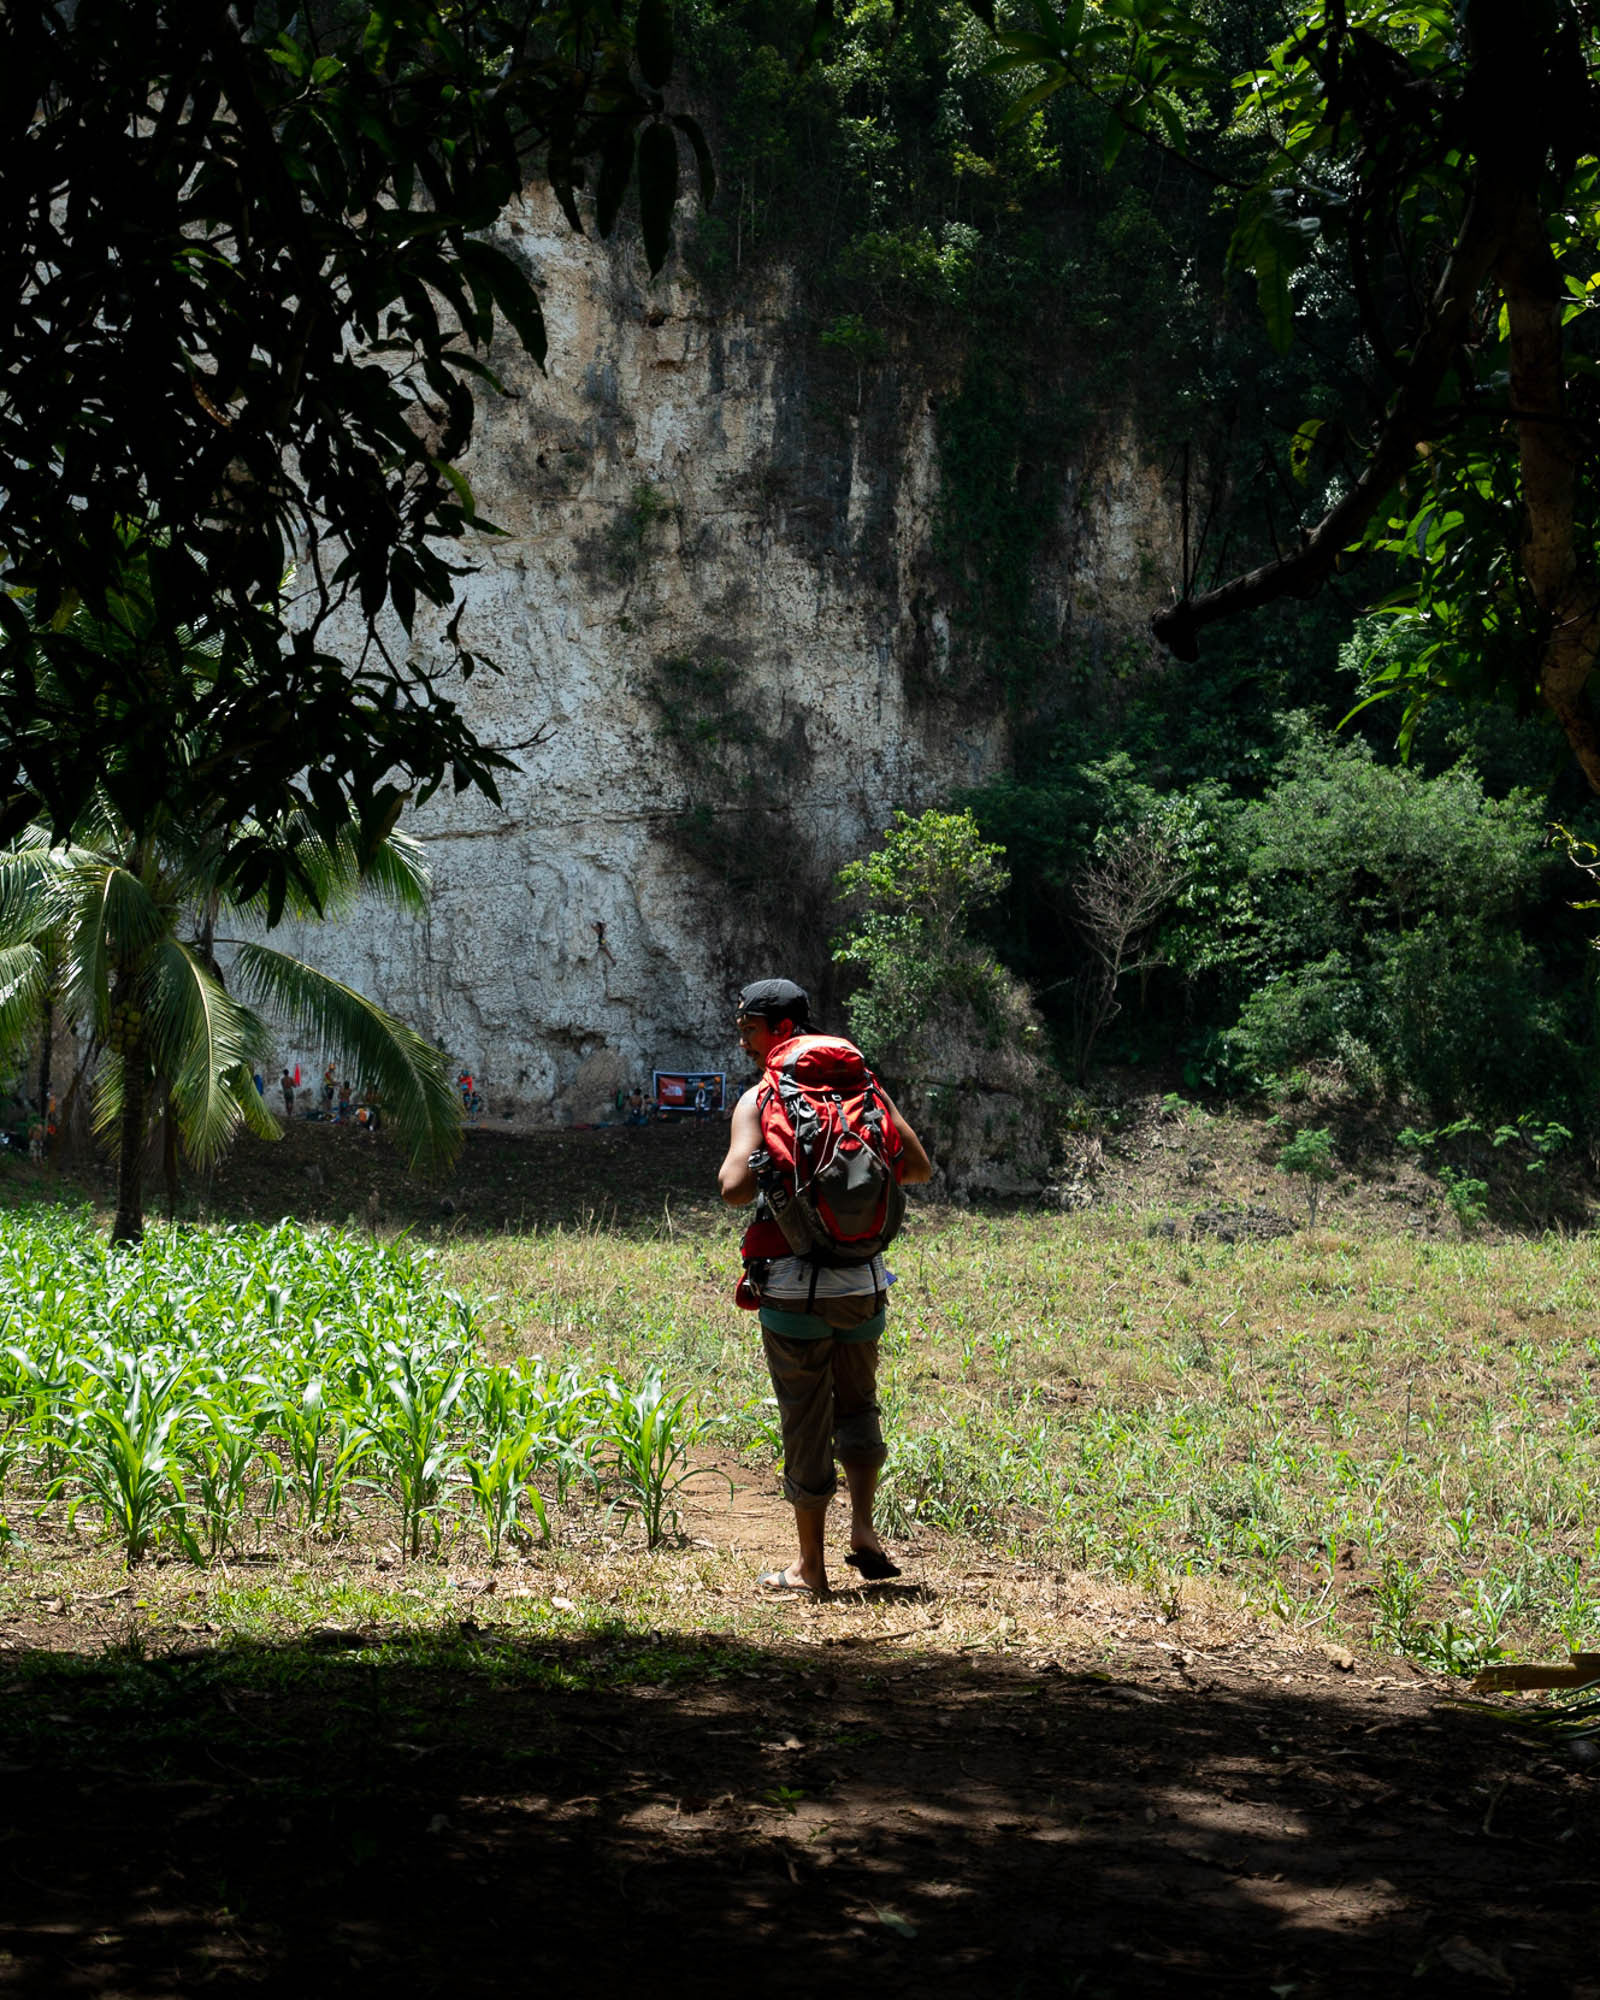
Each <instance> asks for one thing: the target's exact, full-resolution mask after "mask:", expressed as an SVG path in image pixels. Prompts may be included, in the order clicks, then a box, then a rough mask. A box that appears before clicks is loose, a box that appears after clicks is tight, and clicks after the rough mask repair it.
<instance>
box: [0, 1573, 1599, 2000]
mask: <svg viewBox="0 0 1600 2000" xmlns="http://www.w3.org/2000/svg"><path fill="white" fill-rule="evenodd" d="M490 1615H491V1614H490V1613H489V1611H488V1610H487V1609H486V1608H485V1609H484V1610H483V1611H482V1612H481V1613H480V1616H481V1617H482V1618H484V1619H485V1620H488V1619H489V1618H490ZM0 1696H3V1698H4V1699H3V1708H0V1759H3V1772H4V1777H3V1782H4V1788H5V1790H4V1796H5V1800H6V1808H7V1810H6V1821H7V1824H6V1827H5V1829H4V1835H5V1837H4V1841H3V1844H0V1991H4V1992H7V1993H15V1994H26V1995H40V1996H43V1995H51V1996H58V1995H63V1994H76V1993H82V1994H89V1993H94V1994H111V1993H115V1994H120V1995H139V1996H147V1995H165V1994H179V1993H182V1994H190V1993H193V1992H196V1991H199V1990H200V1989H201V1988H202V1987H204V1988H205V1989H206V1990H208V1991H211V1992H216V1993H228V1992H233V1991H245V1990H249V1991H283V1992H287V1991H290V1990H295V1991H299V1992H302V1993H307V1994H317V1995H321V1994H329V1993H371V1992H378V1991H385V1992H392V1993H407V1994H410V1993H416V1994H436V1993H437V1994H444V1993H453V1992H460V1991H469V1992H477V1993H495V1994H497V1993H502V1992H504V1993H510V1992H521V1991H524V1990H527V1989H529V1988H537V1987H539V1986H544V1985H547V1984H548V1983H549V1982H551V1981H553V1980H572V1981H577V1980H579V1979H582V1980H583V1982H584V1987H585V1990H591V1991H600V1992H604V1991H606V1990H607V1984H606V1982H608V1981H614V1980H619V1979H627V1980H630V1981H635V1982H645V1981H647V1982H649V1985H650V1987H651V1988H652V1990H655V1991H661V1992H675V1991H680V1990H682V1991H687V1990H689V1988H690V1987H691V1986H692V1987H694V1988H695V1989H696V1990H698V1991H701V1992H704V1993H707V1994H710V1995H718V1994H721V1993H725V1992H732V1991H734V1990H735V1982H736V1981H737V1982H739V1983H740V1989H741V1990H742V1987H743V1983H744V1982H746V1981H748V1982H749V1983H750V1987H751V1989H752V1990H758V1989H759V1988H760V1987H767V1988H773V1989H776V1990H777V1991H779V1992H784V1993H787V1992H797V1991H800V1990H801V1989H804V1990H806V1991H811V1990H814V1989H819V1988H820V1987H822V1986H823V1985H824V1984H825V1983H826V1982H828V1981H829V1980H830V1979H840V1978H848V1979H850V1980H852V1981H858V1982H861V1983H862V1984H863V1986H864V1988H865V1989H866V1990H868V1991H876V1992H886V1993H902V1992H904V1993H919V1994H920V1993H926V1992H937V1993H982V1994H989V1993H994V1994H1001V1995H1007V1996H1009V1995H1023V1996H1031V1995H1041V1996H1042V1995H1051V1996H1058V1995H1063V1994H1078V1995H1086V1996H1088V1995H1130V1994H1155V1993H1166V1992H1168V1991H1174V1990H1177V1989H1179V1988H1180V1987H1181V1988H1182V1989H1183V1990H1184V1991H1185V1992H1187V1993H1190V1994H1207V1993H1213V1992H1214V1993H1230V1994H1231V1993H1240V1994H1259V1995H1261V1996H1263V2000H1267V1996H1277V2000H1285V1996H1290V1995H1293V1996H1296V1997H1297V2000H1321V1996H1333V1995H1339V1996H1344V1995H1357V1994H1360V1995H1368V1994H1386V1993H1391V1992H1392V1993H1406V1994H1415V1995H1419V1996H1421V1995H1427V1994H1433V1993H1441V1994H1442V1993H1445V1992H1449V1993H1451V1994H1453V1995H1460V1994H1461V1993H1463V1992H1466V1993H1473V1992H1483V1993H1492V1992H1502V1993H1511V1992H1523V1991H1525V1992H1528V1993H1533V1992H1539V1993H1542V1994H1556V1993H1560V1994H1563V1995H1569V1996H1573V1995H1580V1994H1585V1993H1587V1994H1591V1995H1592V1994H1597V1993H1600V1975H1597V1973H1596V1969H1595V1961H1594V1955H1593V1938H1594V1935H1595V1931H1594V1923H1593V1916H1594V1913H1595V1909H1596V1903H1597V1900H1600V1879H1596V1878H1597V1877H1600V1865H1597V1862H1596V1858H1595V1857H1596V1854H1597V1853H1600V1841H1597V1837H1596V1836H1597V1835H1600V1824H1597V1818H1600V1816H1597V1814H1596V1810H1595V1806H1596V1800H1595V1788H1594V1785H1593V1784H1592V1782H1591V1780H1590V1779H1589V1777H1588V1776H1587V1774H1586V1772H1585V1770H1583V1769H1582V1768H1580V1767H1578V1766H1575V1765H1573V1764H1572V1763H1570V1762H1567V1761H1562V1760H1558V1759H1556V1758H1554V1757H1551V1756H1548V1755H1546V1754H1545V1753H1544V1752H1543V1751H1542V1750H1540V1749H1538V1748H1530V1747H1529V1746H1527V1745H1526V1744H1524V1743H1523V1742H1521V1741H1520V1740H1518V1739H1517V1738H1515V1737H1513V1736H1510V1735H1508V1734H1506V1733H1505V1732H1504V1731H1502V1730H1500V1729H1499V1728H1497V1727H1495V1726H1492V1725H1489V1724H1487V1723H1485V1722H1484V1721H1483V1720H1482V1719H1481V1718H1478V1717H1475V1716H1471V1715H1469V1714H1465V1713H1459V1712H1454V1711H1450V1710H1442V1711H1441V1710H1438V1709H1434V1710H1432V1711H1430V1710H1429V1709H1428V1707H1427V1706H1426V1703H1425V1701H1424V1699H1423V1698H1422V1697H1421V1696H1420V1695H1414V1694H1411V1693H1409V1692H1405V1691H1397V1692H1396V1693H1395V1694H1394V1695H1393V1696H1392V1697H1385V1696H1384V1695H1383V1694H1381V1693H1379V1692H1377V1691H1375V1690H1372V1689H1370V1688H1369V1689H1365V1690H1362V1689H1353V1688H1349V1687H1348V1686H1340V1685H1338V1684H1336V1683H1334V1682H1329V1683H1327V1684H1319V1685H1317V1686H1315V1687H1313V1688H1310V1689H1308V1688H1306V1687H1305V1686H1304V1685H1298V1686H1296V1687H1295V1688H1294V1689H1292V1690H1291V1689H1289V1688H1286V1687H1281V1686H1278V1685H1275V1684H1273V1683H1271V1682H1264V1681H1261V1680H1255V1681H1244V1682H1236V1681H1232V1680H1229V1679H1228V1678H1227V1677H1226V1676H1225V1675H1222V1674H1220V1673H1214V1672H1213V1671H1212V1668H1211V1665H1210V1663H1209V1662H1199V1663H1197V1664H1195V1665H1187V1664H1180V1663H1179V1662H1178V1660H1177V1659H1176V1658H1175V1660H1174V1663H1173V1666H1172V1671H1171V1678H1170V1680H1169V1681H1161V1680H1159V1679H1157V1680H1155V1681H1152V1680H1150V1679H1148V1678H1146V1679H1145V1680H1143V1681H1138V1682H1135V1681H1129V1680H1120V1679H1115V1678H1110V1677H1108V1676H1106V1675H1104V1674H1100V1673H1095V1672H1083V1673H1074V1672H1071V1671H1063V1670H1053V1669H1047V1670H1045V1671H1043V1672H1040V1671H1038V1670H1036V1669H1035V1670H1028V1669H1024V1668H1022V1667H1019V1666H1014V1665H1009V1664H1007V1663H1006V1662H1004V1661H1000V1660H996V1659H994V1658H983V1659H979V1658H973V1659H972V1660H970V1661H962V1660H959V1659H955V1660H953V1659H951V1658H950V1657H949V1656H948V1655H946V1656H942V1657H925V1656H924V1657H914V1658H905V1657H901V1656H897V1657H884V1656H883V1649H882V1648H880V1647H878V1646H875V1645H870V1644H862V1645H859V1646H857V1647H854V1648H847V1647H844V1646H838V1647H834V1648H826V1649H825V1648H822V1647H817V1646H802V1645H800V1644H798V1643H796V1644H794V1645H792V1646H779V1647H770V1648H764V1649H763V1648H753V1647H750V1646H747V1645H743V1644H733V1643H731V1642H726V1641H718V1640H706V1641H704V1642H689V1643H685V1642H684V1641H683V1640H681V1639H678V1638H671V1639H668V1638H652V1637H650V1636H648V1635H646V1636H643V1637H641V1636H640V1635H638V1634H634V1635H631V1636H630V1635H627V1634H624V1633H622V1632H620V1631H619V1632H618V1633H616V1634H614V1635H606V1634H603V1633H602V1634H598V1635H591V1636H590V1637H589V1638H587V1639H586V1640H584V1641H582V1642H575V1643H566V1644H557V1643H555V1642H553V1641H551V1640H549V1639H544V1640H539V1639H528V1638H524V1637H510V1636H507V1635H506V1634H505V1633H504V1632H502V1631H499V1630H497V1629H496V1628H495V1627H494V1625H493V1624H492V1623H485V1624H483V1625H479V1624H478V1623H477V1621H476V1620H474V1619H467V1620H465V1621H464V1622H463V1623H462V1624H461V1625H460V1626H459V1627H450V1628H446V1629H444V1630H441V1631H438V1632H435V1633H431V1634H425V1635H423V1636H421V1637H417V1636H413V1637H412V1638H410V1639H409V1640H402V1639H398V1638H396V1639H390V1640H388V1641H380V1640H379V1639H378V1637H377V1635H373V1634H367V1635H363V1634H359V1633H346V1632H334V1631H329V1632H325V1633H322V1634H313V1635H311V1636H310V1637H309V1638H307V1639H305V1640H303V1641H299V1642H296V1643H294V1644H289V1645H283V1646H260V1647H238V1646H230V1647H225V1648H221V1649H218V1650H216V1651H200V1652H194V1653H188V1654H174V1655H171V1656H169V1657H167V1658H164V1659H151V1660H141V1659H138V1658H131V1657H128V1656H126V1655H121V1654H114V1653H112V1654H106V1655H104V1656H102V1657H100V1658H98V1659H93V1658H84V1657H82V1656H77V1657H72V1656H65V1657H64V1656H62V1655H60V1654H45V1653H36V1654H21V1653H18V1654H12V1655H10V1656H8V1657H7V1659H6V1661H5V1663H4V1665H3V1666H0Z"/></svg>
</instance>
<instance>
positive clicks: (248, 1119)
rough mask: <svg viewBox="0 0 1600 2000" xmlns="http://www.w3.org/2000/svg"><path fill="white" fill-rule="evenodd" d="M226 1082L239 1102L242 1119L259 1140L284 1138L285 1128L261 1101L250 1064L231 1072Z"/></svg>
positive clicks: (225, 1079)
mask: <svg viewBox="0 0 1600 2000" xmlns="http://www.w3.org/2000/svg"><path fill="white" fill-rule="evenodd" d="M224 1081H225V1083H226V1084H227V1087H228V1088H229V1090H231V1091H232V1092H233V1094H234V1096H235V1098H236V1099H237V1100H238V1104H239V1116H240V1119H241V1120H242V1121H243V1123H244V1124H245V1125H246V1126H247V1127H248V1128H249V1130H250V1131H252V1132H253V1133H254V1134H255V1135H256V1137H257V1138H258V1139H281V1138H282V1137H283V1127H282V1126H281V1125H280V1124H279V1123H278V1121H277V1119H276V1118H274V1117H273V1115H272V1113H271V1112H270V1111H269V1110H268V1109H267V1107H266V1105H265V1104H264V1103H263V1102H262V1101H261V1093H260V1091H259V1090H257V1089H256V1080H255V1077H254V1075H253V1074H252V1073H251V1070H250V1068H249V1065H248V1064H241V1065H240V1066H239V1068H238V1069H236V1070H232V1071H230V1072H229V1074H228V1076H227V1077H226V1078H224Z"/></svg>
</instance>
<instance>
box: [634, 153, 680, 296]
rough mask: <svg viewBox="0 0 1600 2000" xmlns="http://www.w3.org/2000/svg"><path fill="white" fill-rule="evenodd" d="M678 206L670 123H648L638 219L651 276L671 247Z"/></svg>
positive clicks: (675, 168) (674, 154)
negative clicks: (674, 219)
mask: <svg viewBox="0 0 1600 2000" xmlns="http://www.w3.org/2000/svg"><path fill="white" fill-rule="evenodd" d="M677 205H678V139H677V134H676V133H675V132H674V131H673V129H672V127H671V126H670V125H666V124H662V125H647V126H646V127H645V129H644V132H643V134H642V135H641V137H640V140H639V221H640V225H641V227H642V229H643V231H644V254H645V261H646V262H647V263H648V264H649V266H650V275H651V277H652V278H653V277H654V276H655V275H656V273H657V272H658V271H659V270H660V269H661V267H662V265H663V264H664V263H665V262H666V261H667V252H668V250H669V249H670V248H671V247H672V215H673V210H674V209H675V208H676V207H677Z"/></svg>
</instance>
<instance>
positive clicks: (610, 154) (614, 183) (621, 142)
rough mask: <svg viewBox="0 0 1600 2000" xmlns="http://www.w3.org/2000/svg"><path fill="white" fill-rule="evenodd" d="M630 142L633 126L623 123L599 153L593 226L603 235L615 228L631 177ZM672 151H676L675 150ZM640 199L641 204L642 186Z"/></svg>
mask: <svg viewBox="0 0 1600 2000" xmlns="http://www.w3.org/2000/svg"><path fill="white" fill-rule="evenodd" d="M633 145H634V141H633V128H632V126H631V125H630V126H624V127H623V128H622V129H621V130H620V131H617V132H614V133H613V134H612V135H611V138H610V139H609V140H608V141H607V144H606V149H605V152H604V153H603V154H602V155H601V158H600V184H599V186H598V188H597V189H596V190H595V203H594V226H595V228H596V229H598V230H599V232H600V234H601V235H602V236H609V235H610V234H611V232H612V230H613V229H614V228H615V227H616V224H617V214H618V211H619V210H620V209H621V207H622V198H623V196H624V195H625V194H626V193H627V192H628V182H629V181H630V180H631V179H632V178H633ZM673 150H674V153H676V150H677V149H676V148H674V149H673ZM640 200H641V203H642V201H643V187H642V185H641V189H640ZM651 268H652V269H653V268H654V266H652V267H651Z"/></svg>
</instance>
